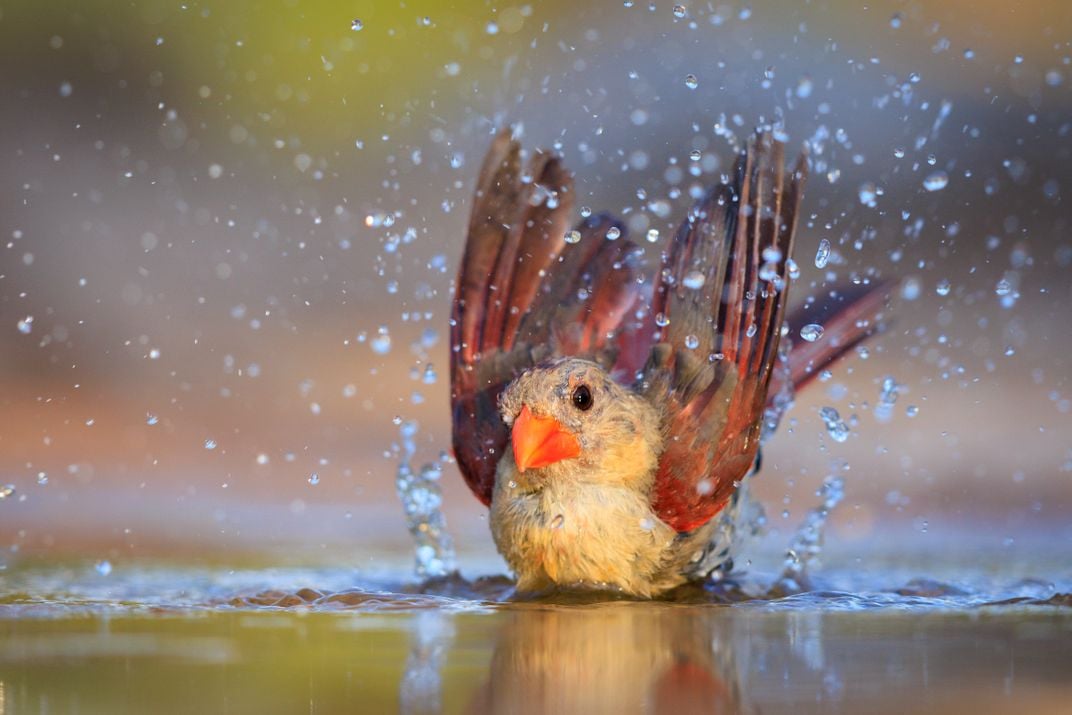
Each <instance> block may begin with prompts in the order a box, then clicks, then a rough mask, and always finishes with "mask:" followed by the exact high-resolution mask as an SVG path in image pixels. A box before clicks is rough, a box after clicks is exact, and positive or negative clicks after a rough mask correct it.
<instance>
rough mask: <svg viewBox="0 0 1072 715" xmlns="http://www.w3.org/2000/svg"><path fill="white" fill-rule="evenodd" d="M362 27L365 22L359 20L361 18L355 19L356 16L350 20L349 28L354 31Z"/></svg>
mask: <svg viewBox="0 0 1072 715" xmlns="http://www.w3.org/2000/svg"><path fill="white" fill-rule="evenodd" d="M364 27H365V23H363V22H361V20H359V19H357V18H356V17H355V18H354V19H353V20H351V21H350V29H351V30H353V31H354V32H359V31H360V30H361V29H362V28H364Z"/></svg>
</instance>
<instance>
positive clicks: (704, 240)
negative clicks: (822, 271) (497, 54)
mask: <svg viewBox="0 0 1072 715" xmlns="http://www.w3.org/2000/svg"><path fill="white" fill-rule="evenodd" d="M783 163H784V146H783V144H782V143H781V142H780V141H776V140H774V139H773V137H772V136H771V135H770V134H769V133H763V134H758V135H757V136H756V137H755V138H754V139H753V140H752V141H751V142H750V143H749V146H748V148H747V150H746V152H745V153H744V154H742V155H741V156H740V158H739V159H738V161H737V164H736V167H735V170H734V173H733V177H732V180H731V181H730V182H729V183H722V184H719V185H717V186H715V187H714V188H712V189H711V190H710V191H709V192H708V193H707V195H706V196H705V197H704V198H703V199H702V200H701V201H700V202H699V203H698V204H697V205H696V206H695V207H694V208H693V209H692V210H691V211H690V212H689V215H688V217H687V219H686V220H685V221H684V222H683V223H682V225H681V228H680V230H679V231H678V233H677V235H676V236H675V237H674V239H673V241H672V242H671V244H670V246H669V248H668V249H667V251H666V252H665V253H664V255H663V260H662V266H661V269H660V271H659V272H658V273H657V274H656V276H655V277H654V279H653V280H652V281H651V283H652V284H653V289H652V290H651V292H650V293H649V294H648V301H647V302H650V307H648V306H642V307H641V308H640V309H639V310H636V311H634V310H633V306H634V303H635V302H636V301H637V298H638V297H639V296H641V294H642V293H644V287H645V281H644V280H643V279H642V278H641V273H640V253H641V251H640V249H638V247H637V246H635V245H634V244H632V243H630V242H628V241H626V240H625V237H624V232H625V230H624V227H623V226H622V225H621V224H619V223H618V222H617V221H615V220H614V219H613V218H611V217H609V216H606V215H602V216H598V217H593V218H590V219H587V220H585V221H584V222H582V223H581V224H580V225H579V226H578V227H577V228H576V229H574V230H572V231H570V230H569V226H568V223H567V222H568V221H569V220H570V213H571V209H572V206H573V183H572V177H571V175H570V174H569V172H568V171H567V170H566V169H565V168H564V167H563V165H562V163H561V161H560V160H559V158H558V157H555V156H552V155H550V154H548V153H545V152H537V153H536V154H534V155H533V157H532V160H531V162H530V165H529V168H528V169H527V170H525V172H524V173H522V171H521V161H520V146H519V145H518V143H517V142H516V141H515V140H514V139H513V138H512V137H511V135H510V133H509V132H502V133H500V134H499V135H498V136H497V137H496V139H495V140H494V142H493V143H492V146H491V149H490V150H489V152H488V155H487V158H486V159H485V161H484V165H483V168H482V169H481V172H480V177H479V179H478V182H477V188H476V196H475V200H474V205H473V211H472V216H471V218H470V223H469V237H468V241H467V243H466V246H465V255H464V258H463V260H462V265H461V269H460V271H459V276H458V282H457V285H456V292H455V300H454V307H453V311H452V318H451V404H452V409H453V423H454V429H453V444H454V453H455V457H456V458H457V460H458V465H459V467H460V468H461V472H462V475H463V476H464V477H465V480H466V482H467V483H468V484H469V487H470V488H471V489H472V490H473V492H474V493H475V494H476V496H477V498H479V499H480V500H481V501H482V502H483V503H484V504H486V505H489V506H490V507H491V530H492V534H493V536H494V539H495V543H496V545H497V546H498V548H499V551H500V552H501V553H502V555H503V556H504V557H505V559H506V561H507V563H508V564H509V565H510V567H511V568H512V569H513V570H514V572H515V574H516V575H517V588H518V590H519V591H539V590H544V589H548V588H553V587H560V586H564V587H574V586H577V587H585V588H610V589H617V590H620V591H622V592H624V593H627V594H631V595H636V596H643V597H648V596H653V595H657V594H659V593H661V592H664V591H666V590H667V589H670V588H673V587H674V586H677V585H680V584H681V583H683V582H685V581H686V580H688V579H689V578H690V577H694V576H696V575H697V573H696V571H697V568H698V566H697V564H699V563H700V562H701V561H702V559H701V557H702V555H703V552H704V548H705V547H706V546H707V545H708V542H710V541H711V538H712V534H713V531H714V529H715V522H716V521H717V520H716V519H715V518H714V517H715V516H716V515H718V514H719V513H720V512H721V511H722V510H723V509H724V508H725V507H726V505H727V502H728V501H729V500H730V498H731V496H732V495H733V493H734V491H735V490H736V488H737V486H738V485H739V483H740V480H741V479H742V478H744V476H745V475H746V474H747V472H748V470H749V469H750V468H751V466H752V464H753V461H754V460H755V458H756V455H757V451H758V448H759V438H760V433H761V429H762V426H763V421H764V411H765V409H767V408H768V402H773V401H774V400H773V399H772V400H768V393H770V394H772V395H776V394H779V392H780V390H779V389H777V388H775V389H772V388H771V383H772V379H773V380H775V381H777V382H778V383H779V384H780V385H781V386H783V387H785V388H787V389H788V388H790V387H791V386H793V385H800V384H802V383H803V382H806V381H807V379H808V378H809V377H810V376H811V375H814V374H815V373H816V372H818V371H819V370H820V369H821V368H822V367H824V366H825V365H827V364H828V363H829V362H831V361H832V360H834V359H835V358H837V357H838V356H839V355H841V354H842V353H843V352H844V351H845V350H847V349H849V348H850V347H852V346H853V345H854V344H855V343H857V342H858V341H859V340H861V339H863V338H864V337H865V336H866V335H867V334H868V333H869V332H870V331H871V330H872V328H873V327H874V325H875V322H876V320H877V317H878V313H879V311H880V310H881V309H882V307H883V305H884V302H885V299H884V295H883V291H882V290H880V288H881V286H877V285H876V286H872V287H865V288H863V289H856V290H854V291H853V292H852V293H844V294H840V295H837V294H835V295H834V296H833V299H834V300H832V301H831V302H830V303H828V304H827V305H825V306H824V307H822V308H821V309H820V308H817V307H816V306H815V305H813V306H811V307H810V309H809V312H808V315H807V322H817V321H818V320H823V322H825V328H826V330H825V335H824V336H823V337H822V338H821V339H820V340H819V341H816V342H804V343H801V344H800V346H799V347H798V346H794V347H793V348H792V349H791V350H788V351H786V350H783V351H782V355H781V357H780V354H779V349H778V342H779V337H780V335H781V333H782V332H783V330H782V326H783V322H784V312H785V305H786V293H787V289H788V284H789V280H788V279H787V269H786V266H787V262H788V260H789V257H790V251H791V248H792V243H793V234H794V230H795V228H796V216H797V207H798V204H799V202H800V193H801V188H802V185H803V183H804V178H805V172H806V162H805V159H804V157H801V158H800V159H799V160H798V161H797V163H796V166H795V167H794V168H793V170H792V172H791V173H789V174H788V176H787V175H786V172H785V169H784V166H783ZM779 367H780V368H781V369H778V368H779Z"/></svg>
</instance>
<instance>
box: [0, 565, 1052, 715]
mask: <svg viewBox="0 0 1072 715" xmlns="http://www.w3.org/2000/svg"><path fill="white" fill-rule="evenodd" d="M1053 556H1055V557H1057V556H1059V555H1057V554H1053ZM909 561H910V560H909ZM904 563H905V562H901V565H898V564H892V563H891V564H887V565H885V566H882V567H881V568H879V569H878V570H877V571H869V572H861V571H858V570H855V569H851V568H843V567H838V568H830V569H827V570H825V571H823V572H822V573H821V574H820V575H819V576H818V577H816V578H814V579H813V580H812V583H811V584H810V587H811V588H812V589H813V590H811V591H807V592H804V593H798V594H792V595H784V596H780V597H772V596H771V595H770V594H768V593H766V592H765V591H766V589H769V587H770V584H771V579H770V578H765V577H763V576H762V575H759V574H748V573H745V574H743V575H742V576H741V578H740V582H739V583H737V584H732V585H727V586H725V587H723V588H721V589H719V590H718V591H702V590H694V591H691V592H688V593H683V594H679V598H678V600H676V601H670V602H657V603H650V602H634V601H624V600H617V599H614V598H613V596H609V595H599V596H591V597H586V598H578V597H565V596H561V595H558V596H552V597H548V598H545V599H542V600H540V599H537V600H531V599H530V600H518V599H514V598H511V591H510V587H509V582H508V581H507V580H506V579H504V578H490V579H484V580H481V581H478V582H474V583H469V582H466V581H462V580H460V579H457V580H448V581H443V582H433V583H428V584H423V585H422V584H416V583H414V582H413V581H412V579H408V578H407V577H406V572H405V570H404V567H402V566H401V565H399V566H398V568H395V569H386V570H381V571H378V572H367V573H355V572H353V571H351V570H348V569H344V568H330V567H329V568H316V569H310V568H263V567H256V568H244V569H230V568H222V567H215V566H213V567H208V566H201V565H198V566H185V565H181V564H180V565H175V564H159V563H157V564H153V563H131V564H127V565H121V566H117V567H116V568H114V569H113V570H112V571H110V572H107V571H108V570H107V568H100V565H99V564H93V563H73V564H70V565H66V566H56V565H55V564H49V565H36V566H35V565H33V564H26V565H23V566H20V567H16V568H11V569H9V570H8V571H7V572H6V573H5V574H4V576H3V597H2V601H0V633H2V636H0V712H12V713H22V712H80V713H126V712H130V713H134V712H139V713H140V712H228V713H246V712H249V713H263V712H313V713H335V712H393V711H396V710H402V711H406V712H585V713H589V712H652V713H659V712H668V713H683V712H756V713H780V712H792V713H800V712H820V711H822V712H845V713H861V712H868V713H885V712H890V713H893V712H924V713H930V712H933V713H939V712H941V713H961V712H963V713H969V712H970V713H1004V712H1010V713H1012V712H1017V713H1020V712H1040V713H1061V712H1068V703H1069V702H1072V676H1070V673H1072V595H1070V594H1072V579H1068V578H1066V576H1067V574H1065V575H1063V576H1062V578H1061V579H1057V580H1054V579H1052V578H1035V577H1024V576H1023V575H1022V573H1017V569H1005V570H1004V571H1002V570H995V569H993V568H991V569H989V570H988V569H984V568H982V567H980V566H978V565H972V564H967V565H962V566H961V567H960V568H959V570H958V569H951V568H942V569H940V571H941V572H942V574H943V575H951V576H952V577H953V578H951V579H945V580H938V579H934V578H928V577H920V576H918V575H917V576H915V577H906V576H907V575H908V574H911V573H913V571H912V570H911V568H909V567H907V566H905V565H904ZM1037 567H1038V568H1039V569H1041V570H1040V571H1039V573H1046V574H1051V575H1052V574H1054V573H1056V572H1057V571H1055V568H1058V567H1054V566H1053V565H1052V564H1045V563H1044V561H1040V562H1039V563H1038V564H1037ZM1024 568H1027V567H1026V566H1025V565H1024V564H1022V563H1021V564H1020V565H1019V570H1022V569H1024ZM1058 570H1059V569H1058ZM102 571H104V572H107V573H102ZM915 573H916V574H918V573H919V571H918V569H917V570H916V571H915ZM876 574H878V575H876Z"/></svg>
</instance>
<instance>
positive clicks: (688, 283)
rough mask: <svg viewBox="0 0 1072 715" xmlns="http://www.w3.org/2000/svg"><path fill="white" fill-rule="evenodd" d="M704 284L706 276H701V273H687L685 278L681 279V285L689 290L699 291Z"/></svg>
mask: <svg viewBox="0 0 1072 715" xmlns="http://www.w3.org/2000/svg"><path fill="white" fill-rule="evenodd" d="M706 282H707V276H705V275H704V274H703V271H689V272H688V273H686V274H685V277H684V278H682V279H681V285H683V286H685V287H686V288H688V289H689V290H700V289H701V288H703V286H704V283H706Z"/></svg>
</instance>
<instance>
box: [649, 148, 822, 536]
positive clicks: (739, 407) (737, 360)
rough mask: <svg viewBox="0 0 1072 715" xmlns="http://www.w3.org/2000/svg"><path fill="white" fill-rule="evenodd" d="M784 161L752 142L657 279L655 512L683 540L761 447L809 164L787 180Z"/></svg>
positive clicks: (695, 215) (652, 365) (692, 219)
mask: <svg viewBox="0 0 1072 715" xmlns="http://www.w3.org/2000/svg"><path fill="white" fill-rule="evenodd" d="M783 163H784V150H783V146H782V144H781V143H780V142H777V141H775V140H774V139H773V137H771V135H770V134H759V135H757V136H756V137H755V138H754V139H753V141H752V142H750V143H749V147H748V151H747V152H746V153H745V155H744V156H742V157H741V158H740V159H739V160H738V162H737V166H736V170H735V175H734V179H733V183H732V185H726V184H722V185H719V186H716V187H715V188H714V189H712V190H711V192H709V194H708V196H707V197H706V198H705V199H704V200H703V201H702V202H701V203H700V204H699V205H698V206H697V207H696V208H694V209H693V211H692V212H691V213H690V215H689V218H688V219H687V220H686V222H685V224H684V225H683V226H682V228H681V231H680V232H679V233H678V235H677V237H676V238H675V240H674V244H673V245H672V246H671V248H670V251H669V254H668V255H667V257H666V261H665V262H664V266H663V271H662V272H661V273H660V275H661V276H662V284H661V285H659V286H657V288H656V298H655V305H654V310H656V311H657V312H658V313H659V314H661V317H659V318H658V320H659V322H664V323H666V325H665V327H664V329H663V332H662V334H661V335H660V336H659V337H658V344H657V345H656V346H655V348H654V349H653V350H652V358H651V361H650V362H649V365H648V367H647V368H646V371H645V378H644V381H645V384H644V385H643V386H642V389H643V390H644V391H645V393H646V394H647V395H648V396H649V397H650V398H651V399H652V400H653V402H655V404H660V405H665V406H666V416H665V419H664V438H665V448H664V452H663V455H662V457H661V459H660V462H659V471H658V474H657V475H656V479H655V486H654V490H653V493H652V503H653V506H654V508H655V511H656V513H657V514H658V515H659V517H660V518H661V519H663V521H665V522H666V523H668V524H670V525H671V526H672V527H674V528H675V529H677V530H679V531H688V530H691V529H694V528H696V527H697V526H700V525H701V524H704V523H706V522H707V521H708V520H709V519H711V517H713V516H714V515H715V514H717V513H718V512H719V511H720V510H721V509H722V507H723V506H724V505H725V503H726V501H727V500H728V499H729V497H730V495H731V494H732V493H733V491H734V489H735V488H736V486H737V483H738V482H739V480H740V479H741V478H743V476H744V475H745V473H746V472H747V471H748V468H749V467H750V466H751V463H752V460H753V459H754V458H755V453H756V450H757V449H758V446H759V428H760V419H761V417H762V414H763V409H764V407H765V405H766V401H767V388H768V385H769V382H770V376H771V371H772V368H773V364H774V361H775V359H776V356H777V349H778V339H779V335H780V332H781V326H782V316H783V315H784V311H785V301H786V287H787V285H788V280H787V278H786V270H785V261H786V259H787V258H788V257H789V256H790V251H791V249H792V240H793V234H794V229H795V222H796V210H797V205H798V203H799V200H800V187H801V185H802V184H803V182H804V178H805V164H804V162H803V160H801V161H800V162H798V163H797V165H796V167H795V168H794V170H793V172H792V174H791V176H789V177H788V180H787V177H786V175H785V169H784V166H783ZM696 271H699V272H701V273H703V274H704V281H703V283H702V286H700V287H699V288H697V287H696V285H697V284H698V283H699V281H698V279H697V274H696ZM667 321H668V322H667Z"/></svg>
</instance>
